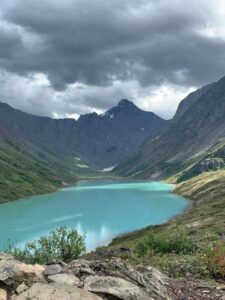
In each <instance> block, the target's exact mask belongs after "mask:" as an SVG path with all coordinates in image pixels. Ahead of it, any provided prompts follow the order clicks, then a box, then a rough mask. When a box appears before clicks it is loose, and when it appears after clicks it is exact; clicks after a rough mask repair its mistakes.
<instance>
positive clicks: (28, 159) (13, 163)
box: [0, 141, 61, 202]
mask: <svg viewBox="0 0 225 300" xmlns="http://www.w3.org/2000/svg"><path fill="white" fill-rule="evenodd" d="M0 170H1V171H0V202H5V201H7V200H13V199H17V198H20V197H25V196H30V195H33V194H37V193H48V192H52V191H54V190H56V189H57V188H58V187H59V186H60V185H61V181H60V180H59V178H58V177H57V175H56V173H55V171H53V169H51V168H50V167H48V166H44V164H41V163H40V162H39V161H38V160H36V159H35V158H34V157H32V156H31V155H29V154H27V153H24V152H23V151H21V150H19V149H18V148H17V147H16V146H13V145H12V144H10V143H7V142H2V141H1V142H0Z"/></svg>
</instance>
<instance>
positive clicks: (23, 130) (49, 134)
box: [0, 99, 164, 169]
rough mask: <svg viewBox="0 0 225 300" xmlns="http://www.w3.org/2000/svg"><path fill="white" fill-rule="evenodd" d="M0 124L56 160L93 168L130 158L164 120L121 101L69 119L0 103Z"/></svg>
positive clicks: (101, 167)
mask: <svg viewBox="0 0 225 300" xmlns="http://www.w3.org/2000/svg"><path fill="white" fill-rule="evenodd" d="M0 121H1V122H2V123H3V124H4V126H5V127H7V128H8V129H9V130H11V131H12V132H13V134H15V136H17V137H19V138H20V139H23V140H25V141H27V142H29V143H31V144H32V145H35V146H37V147H39V148H40V147H41V148H42V150H43V149H44V150H45V151H47V152H49V151H50V152H51V153H52V154H53V155H57V156H60V157H64V156H70V157H74V156H75V157H77V156H78V157H80V158H82V159H83V160H84V161H86V162H87V163H88V164H89V165H91V166H92V167H94V168H96V169H103V168H107V167H111V166H114V165H117V164H118V163H120V162H121V161H123V160H126V159H127V158H128V157H130V156H131V155H133V154H134V153H135V151H137V149H138V148H139V147H140V146H141V145H142V144H143V142H144V141H145V139H146V138H147V137H148V136H150V135H151V134H153V133H154V132H155V131H156V130H157V129H158V128H159V127H160V126H161V125H162V124H163V123H164V120H163V119H161V118H160V117H158V116H157V115H155V114H154V113H152V112H146V111H143V110H141V109H139V108H138V107H137V106H135V105H134V104H133V103H132V102H130V101H128V100H126V99H123V100H121V101H120V102H119V103H118V105H117V106H115V107H113V108H111V109H110V110H108V111H107V112H105V113H104V114H102V115H98V114H96V113H91V114H86V115H81V116H80V118H79V119H78V120H77V121H76V120H73V119H59V120H57V119H51V118H48V117H39V116H34V115H31V114H28V113H24V112H22V111H20V110H17V109H14V108H12V107H10V106H9V105H8V104H5V103H0Z"/></svg>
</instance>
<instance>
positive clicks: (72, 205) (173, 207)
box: [1, 178, 189, 251]
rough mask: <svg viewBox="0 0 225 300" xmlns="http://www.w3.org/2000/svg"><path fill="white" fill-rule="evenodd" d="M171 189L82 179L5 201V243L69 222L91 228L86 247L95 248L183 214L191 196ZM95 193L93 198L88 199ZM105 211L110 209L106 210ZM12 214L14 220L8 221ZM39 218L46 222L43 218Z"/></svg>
mask: <svg viewBox="0 0 225 300" xmlns="http://www.w3.org/2000/svg"><path fill="white" fill-rule="evenodd" d="M171 189H172V186H171V185H170V184H167V183H165V182H161V181H149V180H144V181H143V180H133V179H132V180H130V179H127V178H123V179H120V178H117V180H115V179H109V178H107V179H105V180H102V181H101V180H82V181H79V182H78V183H77V185H75V186H74V185H71V186H70V187H69V186H67V187H66V188H65V186H64V188H62V189H58V190H57V192H55V193H48V194H45V195H39V196H40V197H39V196H32V197H28V198H23V199H20V200H21V202H20V201H17V200H16V201H14V202H13V203H12V202H11V203H8V205H7V203H5V205H6V206H3V208H2V212H1V214H2V224H4V227H5V228H4V230H5V232H7V236H6V235H5V234H3V233H2V243H4V240H5V239H6V238H9V239H10V240H12V241H15V238H16V239H17V240H18V242H20V241H21V242H27V241H31V240H32V239H34V237H35V239H37V238H39V237H41V236H42V235H46V234H48V232H50V231H51V230H52V229H53V228H56V227H59V226H67V227H68V228H80V229H79V233H80V234H83V233H85V232H86V233H87V248H88V250H90V251H91V250H93V249H95V248H96V247H99V246H102V245H107V244H109V243H110V242H111V241H112V240H113V239H114V238H116V237H118V236H119V235H121V234H124V233H130V232H133V231H134V230H141V229H142V228H145V227H146V226H149V225H148V224H149V223H150V224H152V225H154V224H155V225H159V224H163V223H166V222H168V221H169V220H170V219H171V218H173V217H176V216H177V215H180V214H183V211H184V210H186V208H187V207H189V201H188V202H187V200H186V199H181V198H180V197H176V196H174V197H173V196H171V194H172V192H171ZM74 197H75V198H74ZM92 197H93V200H94V201H90V200H91V199H92ZM62 200H63V201H62ZM81 200H82V201H81ZM105 200H108V201H105ZM115 200H116V201H115ZM102 201H103V202H102ZM168 201H169V202H168ZM93 203H94V204H93ZM166 203H167V204H166ZM52 205H54V207H55V208H54V209H52V207H53V206H52ZM93 205H94V206H93ZM164 205H166V206H165V207H166V209H164ZM61 207H62V208H61ZM129 207H130V209H128V208H129ZM100 208H101V209H100ZM106 211H109V212H110V215H108V216H106V214H105V212H106ZM12 214H13V216H12ZM4 215H5V216H6V215H7V216H8V217H4ZM171 215H172V217H171ZM21 216H22V217H21ZM9 218H11V219H13V220H14V221H13V222H9V221H8V219H9ZM31 220H32V221H31ZM38 220H43V222H41V224H39V223H40V222H39V221H38ZM115 220H117V221H116V222H115ZM78 223H79V224H80V225H78ZM79 226H81V227H79ZM102 227H104V231H103V232H104V233H103V232H102V229H103V228H102ZM23 228H25V229H23ZM18 232H19V233H18ZM91 232H93V233H91ZM9 233H10V234H9ZM100 233H101V235H100ZM90 234H91V235H90ZM93 234H94V235H95V237H93V236H92V235H93ZM102 234H103V235H102ZM93 238H94V240H93ZM91 240H93V241H92V242H90V241H91Z"/></svg>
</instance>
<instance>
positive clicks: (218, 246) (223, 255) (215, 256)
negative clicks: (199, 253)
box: [204, 242, 225, 280]
mask: <svg viewBox="0 0 225 300" xmlns="http://www.w3.org/2000/svg"><path fill="white" fill-rule="evenodd" d="M204 259H205V262H206V266H207V269H208V272H209V274H210V275H212V276H213V277H215V278H217V279H222V280H225V243H224V242H217V243H214V245H213V246H209V247H207V248H206V249H205V253H204Z"/></svg>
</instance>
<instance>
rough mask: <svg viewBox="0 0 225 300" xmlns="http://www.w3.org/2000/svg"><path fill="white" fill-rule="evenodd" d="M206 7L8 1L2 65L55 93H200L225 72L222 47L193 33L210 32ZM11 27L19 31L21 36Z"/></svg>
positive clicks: (173, 3)
mask: <svg viewBox="0 0 225 300" xmlns="http://www.w3.org/2000/svg"><path fill="white" fill-rule="evenodd" d="M207 2H208V1H205V4H206V5H205V6H202V5H201V3H203V2H202V1H200V2H199V3H200V4H199V5H198V4H195V3H194V1H182V5H181V3H179V1H172V0H167V1H128V0H124V1H117V0H114V1H103V0H96V1H93V0H82V1H81V0H76V1H72V0H66V1H63V2H62V1H59V0H58V1H55V0H54V1H53V0H45V1H41V0H39V1H37V0H36V1H35V0H34V1H29V0H15V1H11V2H10V1H9V4H8V5H6V6H5V7H4V9H3V11H2V18H3V19H4V20H5V21H6V22H7V24H8V32H7V33H8V37H7V41H6V42H4V36H5V34H6V33H4V32H3V40H1V50H0V56H1V60H0V65H1V67H3V68H5V69H6V70H9V71H12V72H15V73H18V74H27V73H29V72H43V73H45V74H47V76H48V78H49V80H50V82H51V83H52V84H53V86H54V88H55V89H58V90H60V89H64V88H65V87H66V85H67V84H71V83H74V82H76V81H79V82H83V83H86V84H88V85H96V86H104V85H110V84H111V83H112V81H113V80H115V79H119V80H122V81H126V80H138V81H139V82H140V84H141V85H143V86H148V85H151V84H159V83H160V82H163V81H169V82H172V83H176V84H182V85H190V84H195V85H196V84H197V85H199V84H202V83H205V82H208V81H211V80H213V79H215V77H216V78H217V77H219V76H222V75H223V73H224V67H225V42H224V40H222V39H219V38H211V37H210V38H209V37H207V36H203V35H200V34H199V32H198V29H199V28H204V27H205V26H207V18H208V14H209V13H210V12H209V10H210V9H209V7H208V5H207ZM185 4H186V5H185ZM16 26H19V27H20V28H22V29H23V30H22V29H21V30H20V31H19V32H18V34H15V33H14V32H13V29H15V28H16ZM1 34H2V33H1V32H0V35H1ZM19 38H20V39H19ZM9 53H11V55H9ZM6 54H8V55H6Z"/></svg>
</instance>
